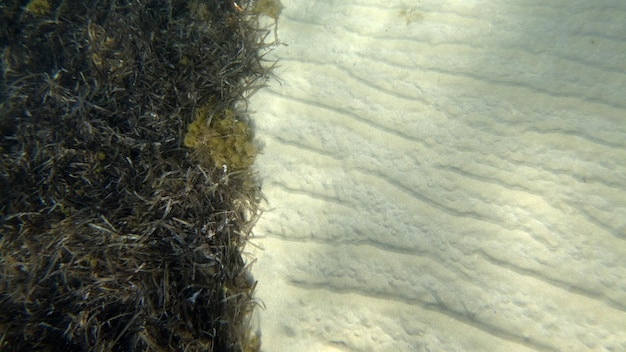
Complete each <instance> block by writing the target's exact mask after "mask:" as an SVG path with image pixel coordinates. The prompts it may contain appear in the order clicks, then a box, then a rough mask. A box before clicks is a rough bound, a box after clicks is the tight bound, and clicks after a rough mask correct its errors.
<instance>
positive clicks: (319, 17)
mask: <svg viewBox="0 0 626 352" xmlns="http://www.w3.org/2000/svg"><path fill="white" fill-rule="evenodd" d="M283 5H284V10H283V12H282V15H281V17H280V19H279V23H278V37H279V39H280V41H281V42H282V43H284V44H285V45H282V46H278V47H277V49H276V50H274V51H273V52H272V53H271V54H270V55H269V57H270V58H272V59H279V68H277V69H276V71H275V73H276V74H277V76H278V77H279V79H280V82H279V81H274V82H272V83H271V84H270V86H269V87H268V88H266V89H264V90H261V91H259V92H258V93H257V94H256V95H255V96H254V97H253V98H252V102H251V105H250V109H251V110H252V111H256V112H255V119H256V128H257V139H258V140H259V142H260V143H262V144H264V153H263V154H262V155H261V156H260V157H259V158H258V159H257V162H256V165H257V170H258V172H259V174H260V175H261V177H262V179H263V191H264V193H265V195H266V197H267V199H268V203H267V204H266V209H267V210H266V211H265V213H264V215H263V217H262V219H261V220H260V221H259V222H258V224H257V226H256V228H255V233H256V235H257V238H256V240H255V243H256V244H257V245H258V246H259V247H262V248H263V250H259V251H256V252H255V253H254V254H255V255H256V256H257V257H258V262H257V263H255V266H254V270H253V271H254V274H255V276H256V278H257V279H258V280H259V284H258V286H257V292H258V295H257V297H258V298H260V299H261V300H262V301H263V302H264V304H265V306H266V309H265V310H264V311H262V312H260V314H259V323H260V328H261V331H262V333H263V337H262V339H263V349H264V350H265V351H409V350H410V351H585V350H594V351H620V350H626V330H624V326H626V162H625V161H626V117H625V116H626V98H625V97H626V38H625V37H624V33H625V32H626V22H624V21H623V19H624V18H625V17H626V3H624V2H622V1H606V2H602V3H601V4H599V3H591V2H586V1H564V0H563V1H552V2H550V3H549V4H548V3H543V2H534V1H472V2H465V1H431V0H427V1H419V2H411V1H390V2H387V1H378V0H351V1H350V0H348V1H332V0H326V1H293V0H292V1H288V0H283Z"/></svg>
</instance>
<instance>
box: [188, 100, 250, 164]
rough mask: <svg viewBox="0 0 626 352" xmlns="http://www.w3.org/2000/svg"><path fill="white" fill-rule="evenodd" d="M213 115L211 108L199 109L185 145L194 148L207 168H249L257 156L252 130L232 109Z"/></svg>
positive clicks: (189, 128) (196, 154) (205, 106)
mask: <svg viewBox="0 0 626 352" xmlns="http://www.w3.org/2000/svg"><path fill="white" fill-rule="evenodd" d="M212 112H213V109H212V108H211V107H210V105H204V106H201V107H200V108H198V109H197V111H196V118H195V120H194V121H193V122H192V123H191V124H190V125H189V127H188V130H187V134H185V139H184V144H185V146H186V147H188V148H192V149H194V151H195V156H196V158H197V159H198V160H199V162H200V163H202V164H204V165H205V166H215V167H218V168H222V169H223V170H225V171H228V170H231V171H237V170H244V169H248V168H249V167H250V166H251V165H252V163H253V162H254V157H255V156H256V154H257V148H256V146H255V145H254V144H253V143H252V137H253V136H252V131H251V130H250V127H249V126H248V124H247V123H245V122H243V121H238V120H237V119H236V117H235V113H234V112H233V111H232V110H229V109H226V110H223V111H221V112H219V113H217V114H213V113H212Z"/></svg>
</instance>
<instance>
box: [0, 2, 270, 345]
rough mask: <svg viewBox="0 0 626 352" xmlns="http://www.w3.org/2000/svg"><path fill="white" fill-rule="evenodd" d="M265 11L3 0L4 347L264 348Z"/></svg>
mask: <svg viewBox="0 0 626 352" xmlns="http://www.w3.org/2000/svg"><path fill="white" fill-rule="evenodd" d="M254 5H255V4H254V3H253V2H246V1H238V2H237V3H234V2H232V1H223V0H219V1H218V0H194V1H186V0H128V1H122V0H89V1H83V0H49V1H47V0H32V1H30V2H29V1H17V0H10V1H2V2H1V3H0V16H1V18H0V51H1V55H2V57H1V60H0V61H1V67H0V69H1V71H0V72H1V78H0V79H1V81H0V133H1V134H2V139H1V142H0V154H1V157H0V194H1V195H2V197H1V198H0V275H1V277H0V350H2V351H61V350H62V351H257V350H259V349H260V335H259V334H258V332H257V331H256V330H255V327H254V326H253V324H252V323H251V318H252V315H253V313H254V309H255V308H256V307H257V306H258V303H257V302H255V300H254V297H253V295H254V288H255V285H256V282H255V280H254V278H253V277H252V276H251V274H250V272H249V263H251V262H252V261H253V259H252V258H249V257H246V253H245V245H246V243H247V241H248V238H249V236H250V235H251V228H252V225H253V224H254V222H255V220H256V219H257V218H258V216H259V209H258V204H259V201H260V199H261V197H262V196H261V191H260V187H259V184H258V182H257V180H256V179H255V177H254V174H253V172H252V171H251V169H250V166H251V164H252V162H253V160H254V157H255V155H256V154H257V153H258V147H257V146H256V145H255V143H254V140H253V130H252V127H251V124H250V119H249V115H248V113H247V111H246V107H247V106H246V99H247V97H249V95H250V94H252V93H253V92H254V91H256V90H257V89H258V88H259V87H261V86H263V84H264V83H265V82H266V80H267V77H268V75H269V71H270V69H271V63H263V60H262V55H263V53H264V52H265V51H266V50H268V49H270V48H271V46H272V45H273V44H272V43H270V42H269V40H273V39H274V38H272V36H269V37H268V36H267V34H268V33H270V34H271V33H272V29H273V28H269V29H263V28H261V27H262V26H261V25H260V24H259V16H264V15H263V12H264V11H263V9H259V8H255V6H254ZM267 38H269V39H267Z"/></svg>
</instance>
